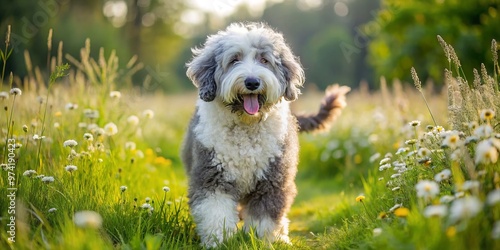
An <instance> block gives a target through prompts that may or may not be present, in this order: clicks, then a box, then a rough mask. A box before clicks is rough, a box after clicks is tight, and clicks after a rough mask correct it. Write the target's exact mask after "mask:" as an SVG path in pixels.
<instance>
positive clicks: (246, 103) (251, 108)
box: [243, 94, 259, 115]
mask: <svg viewBox="0 0 500 250" xmlns="http://www.w3.org/2000/svg"><path fill="white" fill-rule="evenodd" d="M257 97H258V96H257V95H251V94H250V95H243V108H244V109H245V111H246V112H247V113H248V114H250V115H255V114H256V113H257V112H259V100H258V98H257Z"/></svg>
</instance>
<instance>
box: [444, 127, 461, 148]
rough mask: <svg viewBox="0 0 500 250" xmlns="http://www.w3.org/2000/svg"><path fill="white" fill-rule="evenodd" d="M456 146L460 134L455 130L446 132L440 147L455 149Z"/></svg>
mask: <svg viewBox="0 0 500 250" xmlns="http://www.w3.org/2000/svg"><path fill="white" fill-rule="evenodd" d="M458 146H460V136H459V133H458V132H457V131H451V132H450V133H448V134H447V135H446V137H445V138H444V140H443V142H442V144H441V147H443V148H451V149H456V148H457V147H458Z"/></svg>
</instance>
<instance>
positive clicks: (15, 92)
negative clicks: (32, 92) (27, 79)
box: [10, 88, 23, 96]
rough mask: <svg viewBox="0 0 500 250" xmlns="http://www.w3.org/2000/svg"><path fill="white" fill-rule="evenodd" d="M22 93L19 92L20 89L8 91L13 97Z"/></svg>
mask: <svg viewBox="0 0 500 250" xmlns="http://www.w3.org/2000/svg"><path fill="white" fill-rule="evenodd" d="M22 93H23V92H22V91H21V89H19V88H12V89H11V90H10V94H11V95H14V96H16V95H21V94H22Z"/></svg>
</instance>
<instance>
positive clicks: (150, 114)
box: [142, 109, 155, 119]
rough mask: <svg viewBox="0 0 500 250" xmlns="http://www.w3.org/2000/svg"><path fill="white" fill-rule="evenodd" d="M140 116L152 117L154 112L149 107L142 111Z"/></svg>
mask: <svg viewBox="0 0 500 250" xmlns="http://www.w3.org/2000/svg"><path fill="white" fill-rule="evenodd" d="M142 116H144V117H146V118H148V119H153V117H154V116H155V112H154V111H153V110H151V109H146V110H144V111H143V112H142Z"/></svg>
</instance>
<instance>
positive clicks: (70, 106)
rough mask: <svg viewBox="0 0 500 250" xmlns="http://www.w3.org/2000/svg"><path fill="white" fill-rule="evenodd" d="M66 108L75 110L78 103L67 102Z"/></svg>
mask: <svg viewBox="0 0 500 250" xmlns="http://www.w3.org/2000/svg"><path fill="white" fill-rule="evenodd" d="M64 108H65V109H66V110H75V109H77V108H78V104H75V103H71V102H68V103H66V106H64Z"/></svg>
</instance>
